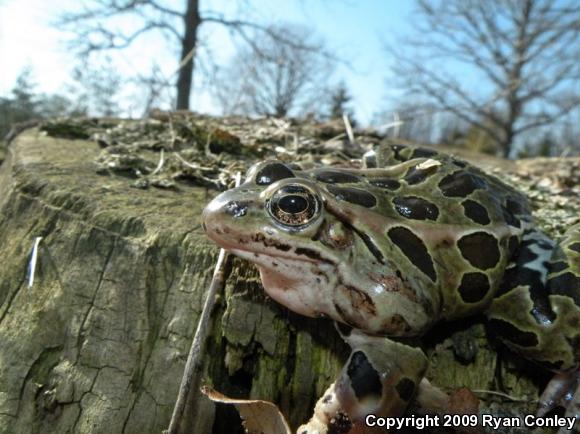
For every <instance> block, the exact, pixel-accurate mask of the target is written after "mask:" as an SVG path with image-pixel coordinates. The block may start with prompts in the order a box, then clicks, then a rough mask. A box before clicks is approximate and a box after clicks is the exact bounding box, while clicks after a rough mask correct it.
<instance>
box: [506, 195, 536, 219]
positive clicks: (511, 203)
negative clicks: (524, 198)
mask: <svg viewBox="0 0 580 434" xmlns="http://www.w3.org/2000/svg"><path fill="white" fill-rule="evenodd" d="M505 207H506V208H507V210H508V211H509V212H510V213H512V214H515V215H517V214H529V212H530V211H529V209H527V208H526V207H525V206H524V204H522V203H521V201H518V200H515V199H513V198H511V197H508V198H507V199H506V202H505Z"/></svg>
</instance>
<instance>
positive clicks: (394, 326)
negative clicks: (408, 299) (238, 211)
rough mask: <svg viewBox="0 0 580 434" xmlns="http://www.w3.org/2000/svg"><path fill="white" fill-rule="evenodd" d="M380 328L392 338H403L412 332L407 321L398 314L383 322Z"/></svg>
mask: <svg viewBox="0 0 580 434" xmlns="http://www.w3.org/2000/svg"><path fill="white" fill-rule="evenodd" d="M381 326H382V329H383V330H384V331H385V332H387V333H388V334H392V335H393V336H405V335H407V334H408V333H409V332H410V331H412V330H411V326H410V325H409V323H408V322H407V320H405V318H403V316H402V315H399V314H398V313H395V314H393V315H392V316H391V317H389V318H387V319H386V320H385V321H383V322H382V324H381Z"/></svg>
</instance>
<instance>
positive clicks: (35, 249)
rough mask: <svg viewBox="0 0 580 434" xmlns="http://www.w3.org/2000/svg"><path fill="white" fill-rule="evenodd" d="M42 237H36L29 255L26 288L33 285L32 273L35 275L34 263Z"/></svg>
mask: <svg viewBox="0 0 580 434" xmlns="http://www.w3.org/2000/svg"><path fill="white" fill-rule="evenodd" d="M41 240H42V237H36V238H35V239H34V244H33V245H32V253H31V254H30V262H29V263H28V287H29V288H32V285H34V273H36V262H37V260H38V245H39V244H40V241H41Z"/></svg>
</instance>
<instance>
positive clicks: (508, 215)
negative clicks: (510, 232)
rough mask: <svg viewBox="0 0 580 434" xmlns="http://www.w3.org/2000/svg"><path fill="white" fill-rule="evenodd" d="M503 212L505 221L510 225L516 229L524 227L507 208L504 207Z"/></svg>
mask: <svg viewBox="0 0 580 434" xmlns="http://www.w3.org/2000/svg"><path fill="white" fill-rule="evenodd" d="M501 212H502V215H503V219H504V221H505V222H506V223H507V224H508V225H510V226H513V227H514V228H519V227H521V226H522V224H521V222H520V220H519V219H517V218H516V217H515V216H514V215H513V214H512V213H511V212H510V211H509V210H508V209H507V208H505V207H502V208H501Z"/></svg>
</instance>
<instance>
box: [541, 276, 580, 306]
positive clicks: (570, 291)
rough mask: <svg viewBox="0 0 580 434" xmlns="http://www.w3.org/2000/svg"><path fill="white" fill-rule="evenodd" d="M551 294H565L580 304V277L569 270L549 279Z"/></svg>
mask: <svg viewBox="0 0 580 434" xmlns="http://www.w3.org/2000/svg"><path fill="white" fill-rule="evenodd" d="M547 285H548V290H549V292H550V294H556V295H564V296H566V297H570V298H571V299H572V300H574V303H576V305H577V306H580V277H579V276H576V275H574V274H573V273H572V272H570V271H568V272H566V273H563V274H560V275H558V276H555V277H552V278H551V279H550V280H548V283H547Z"/></svg>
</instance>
